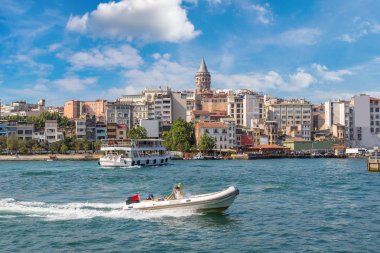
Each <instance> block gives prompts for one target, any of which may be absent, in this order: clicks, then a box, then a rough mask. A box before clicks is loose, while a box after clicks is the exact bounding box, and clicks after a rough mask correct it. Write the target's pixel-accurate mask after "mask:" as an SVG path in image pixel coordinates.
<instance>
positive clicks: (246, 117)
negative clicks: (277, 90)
mask: <svg viewBox="0 0 380 253" xmlns="http://www.w3.org/2000/svg"><path fill="white" fill-rule="evenodd" d="M227 103H228V105H227V114H228V115H230V116H231V117H233V118H234V119H235V121H236V124H237V125H241V126H244V127H248V128H252V127H254V126H255V125H257V123H258V122H259V120H260V119H262V118H263V104H264V97H263V96H262V95H259V94H258V93H255V92H253V91H249V90H241V91H238V92H237V93H234V92H230V94H229V95H228V98H227Z"/></svg>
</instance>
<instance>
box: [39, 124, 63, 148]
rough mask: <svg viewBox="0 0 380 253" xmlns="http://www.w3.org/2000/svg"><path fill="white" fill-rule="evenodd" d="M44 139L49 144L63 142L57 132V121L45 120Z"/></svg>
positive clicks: (61, 134) (61, 135)
mask: <svg viewBox="0 0 380 253" xmlns="http://www.w3.org/2000/svg"><path fill="white" fill-rule="evenodd" d="M44 137H45V140H47V141H48V142H49V143H53V142H57V141H61V140H63V138H64V136H63V133H62V132H58V122H57V120H46V122H45V131H44Z"/></svg>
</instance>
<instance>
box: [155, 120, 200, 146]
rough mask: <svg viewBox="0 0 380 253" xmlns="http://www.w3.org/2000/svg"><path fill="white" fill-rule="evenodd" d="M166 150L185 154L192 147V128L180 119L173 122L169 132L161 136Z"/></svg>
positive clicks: (191, 125)
mask: <svg viewBox="0 0 380 253" xmlns="http://www.w3.org/2000/svg"><path fill="white" fill-rule="evenodd" d="M162 138H163V140H164V142H163V144H164V146H165V147H166V148H167V149H168V150H173V151H181V152H187V151H190V150H191V147H192V146H193V145H194V126H193V124H192V123H188V122H186V121H184V120H183V119H181V118H178V119H176V120H175V121H174V123H173V125H172V127H171V129H170V131H169V132H164V133H163V136H162Z"/></svg>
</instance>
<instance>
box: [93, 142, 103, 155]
mask: <svg viewBox="0 0 380 253" xmlns="http://www.w3.org/2000/svg"><path fill="white" fill-rule="evenodd" d="M94 147H95V151H96V152H97V151H99V150H100V148H101V147H102V143H101V142H100V141H96V142H95V144H94Z"/></svg>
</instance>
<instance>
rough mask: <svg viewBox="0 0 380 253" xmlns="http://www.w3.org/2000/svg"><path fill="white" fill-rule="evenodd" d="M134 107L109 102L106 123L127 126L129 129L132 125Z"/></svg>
mask: <svg viewBox="0 0 380 253" xmlns="http://www.w3.org/2000/svg"><path fill="white" fill-rule="evenodd" d="M132 110H133V108H132V106H131V105H129V104H127V103H125V102H120V101H116V102H107V105H106V122H107V123H116V124H125V125H127V126H128V127H129V128H130V127H131V125H132V118H133V113H132Z"/></svg>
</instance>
